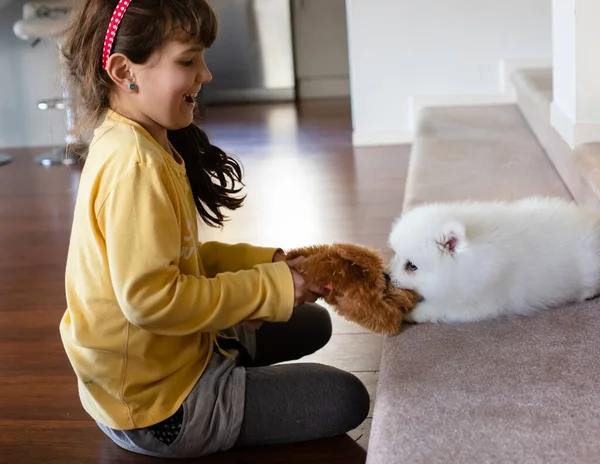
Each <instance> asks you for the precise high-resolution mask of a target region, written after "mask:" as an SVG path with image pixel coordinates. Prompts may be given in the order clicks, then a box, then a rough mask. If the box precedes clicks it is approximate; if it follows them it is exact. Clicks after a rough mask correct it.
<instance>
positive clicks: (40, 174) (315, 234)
mask: <svg viewBox="0 0 600 464" xmlns="http://www.w3.org/2000/svg"><path fill="white" fill-rule="evenodd" d="M200 123H201V125H202V126H203V127H204V128H205V129H206V130H207V132H208V134H209V136H210V137H211V138H212V141H213V143H215V144H216V145H219V146H221V147H222V148H223V149H225V150H226V151H228V152H232V153H234V154H236V155H237V156H238V158H239V159H240V160H241V161H242V164H243V166H244V170H245V180H246V186H247V187H246V193H247V194H248V199H247V202H246V205H245V207H244V208H242V209H241V210H238V211H237V212H235V213H234V214H233V215H232V217H231V221H230V223H229V224H227V225H226V227H225V228H224V229H223V230H216V229H208V228H202V229H201V237H200V239H201V240H208V239H218V240H222V241H226V242H236V241H245V242H250V243H254V244H257V245H261V244H267V245H276V246H281V247H284V248H289V247H295V246H301V245H305V244H314V243H331V242H334V241H337V242H341V241H347V242H357V243H362V244H365V245H370V246H374V247H377V248H380V249H381V250H382V251H383V253H384V256H386V257H389V252H388V250H387V248H386V238H387V233H388V230H389V226H390V223H391V221H392V220H393V218H394V217H395V216H396V214H398V212H399V211H400V207H401V204H402V194H403V190H404V182H405V177H406V170H407V164H408V156H409V147H406V146H391V147H377V148H368V149H355V148H353V147H352V145H351V120H350V106H349V102H348V101H325V102H321V101H313V102H307V103H303V104H301V105H299V106H296V105H293V104H280V105H253V106H241V107H215V108H210V109H209V110H208V111H207V113H206V115H205V117H204V119H203V120H202V121H201V122H200ZM39 152H40V150H37V149H28V150H13V151H12V154H13V155H14V156H15V161H14V162H13V163H12V164H10V165H7V166H2V167H0V463H1V464H21V463H23V464H29V463H33V462H36V463H37V462H40V463H42V462H43V463H44V464H47V463H69V464H71V463H88V462H90V463H92V462H93V463H98V462H101V463H110V464H118V463H141V462H160V460H155V459H150V458H146V457H143V456H138V455H133V454H131V453H127V452H124V451H122V450H119V449H118V448H116V446H114V445H113V444H112V443H111V442H109V441H108V440H107V439H105V438H104V436H103V435H102V434H101V433H100V432H99V430H98V428H97V427H96V426H95V424H94V423H93V422H92V421H90V418H89V417H88V416H87V415H86V414H85V412H84V411H83V410H82V408H81V406H80V404H79V400H78V397H77V390H76V384H75V378H74V376H73V374H72V371H71V368H70V366H69V364H68V361H67V359H66V357H65V355H64V351H63V350H62V346H61V343H60V338H59V336H58V330H57V327H58V321H59V319H60V317H61V316H62V314H63V312H64V307H65V302H64V284H63V281H64V280H63V278H64V277H63V276H64V262H65V257H66V256H65V253H66V249H67V244H68V238H69V230H70V224H71V218H72V215H71V213H72V208H73V203H74V200H75V194H76V191H77V187H78V180H79V173H78V172H77V171H76V170H72V169H70V168H67V167H53V168H44V167H41V166H39V165H36V164H35V163H34V162H33V157H34V155H35V154H37V153H39ZM333 317H334V335H333V337H332V340H331V342H330V343H329V344H328V345H327V346H326V347H324V348H323V349H322V350H320V351H319V352H317V353H315V354H314V355H312V356H310V357H309V358H305V359H304V360H308V359H310V360H313V361H318V362H323V363H326V364H330V365H333V366H337V367H339V368H342V369H346V370H348V371H351V372H354V373H356V375H358V376H359V377H360V378H361V379H362V380H363V382H364V383H365V384H366V385H367V388H368V389H369V391H370V392H371V395H372V396H374V394H375V390H376V384H377V372H378V369H379V357H380V350H381V342H382V339H381V337H380V336H378V335H374V334H370V333H368V332H366V331H365V330H363V329H361V328H360V327H357V326H355V325H354V324H351V323H349V322H347V321H345V320H343V319H341V318H340V317H338V316H336V315H335V314H334V315H333ZM369 427H370V419H368V420H366V421H365V422H364V423H363V424H362V425H361V426H360V427H359V428H358V429H357V430H355V431H353V432H352V433H351V434H350V436H351V437H352V438H351V439H350V438H348V437H338V438H335V439H328V440H318V441H316V442H312V443H303V444H297V445H287V446H277V447H260V448H255V449H250V450H248V449H246V450H236V451H232V452H227V453H222V454H219V455H215V456H214V457H211V458H207V459H202V460H201V461H200V462H203V463H214V462H219V463H228V462H234V461H239V462H248V463H255V462H261V463H264V464H269V463H282V462H285V463H301V462H310V463H315V464H317V463H338V462H339V463H341V462H343V463H360V462H364V460H365V451H364V449H365V448H366V447H367V445H368V434H369ZM355 441H357V443H358V444H359V445H360V446H356V443H355Z"/></svg>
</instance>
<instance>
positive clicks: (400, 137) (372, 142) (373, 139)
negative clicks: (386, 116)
mask: <svg viewBox="0 0 600 464" xmlns="http://www.w3.org/2000/svg"><path fill="white" fill-rule="evenodd" d="M412 141H413V132H412V131H403V130H399V131H373V132H371V131H361V132H357V131H354V132H353V133H352V145H354V146H356V147H372V146H384V145H404V144H410V143H412Z"/></svg>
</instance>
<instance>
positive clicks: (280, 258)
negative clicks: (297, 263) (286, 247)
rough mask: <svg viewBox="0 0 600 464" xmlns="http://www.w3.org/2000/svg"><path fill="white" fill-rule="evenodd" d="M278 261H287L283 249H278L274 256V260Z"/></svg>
mask: <svg viewBox="0 0 600 464" xmlns="http://www.w3.org/2000/svg"><path fill="white" fill-rule="evenodd" d="M277 261H285V255H284V254H283V253H282V252H281V251H276V252H275V255H274V256H273V262H274V263H276V262H277Z"/></svg>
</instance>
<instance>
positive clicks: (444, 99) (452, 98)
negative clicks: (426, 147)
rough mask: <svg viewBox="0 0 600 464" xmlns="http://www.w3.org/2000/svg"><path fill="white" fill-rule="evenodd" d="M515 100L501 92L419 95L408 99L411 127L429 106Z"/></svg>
mask: <svg viewBox="0 0 600 464" xmlns="http://www.w3.org/2000/svg"><path fill="white" fill-rule="evenodd" d="M508 103H513V100H512V99H510V98H509V97H507V96H506V95H504V94H501V93H490V94H480V95H417V96H414V97H411V98H409V99H408V106H409V114H408V119H409V121H408V123H409V128H410V129H411V131H412V130H414V129H415V128H416V123H417V121H418V119H419V113H420V112H421V110H422V109H423V108H426V107H429V106H436V107H449V106H478V105H505V104H508Z"/></svg>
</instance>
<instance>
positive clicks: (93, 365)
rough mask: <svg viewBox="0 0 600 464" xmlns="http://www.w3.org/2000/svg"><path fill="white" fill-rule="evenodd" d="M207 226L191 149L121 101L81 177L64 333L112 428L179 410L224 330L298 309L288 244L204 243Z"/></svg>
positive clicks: (90, 397) (83, 382)
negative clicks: (156, 132) (162, 138)
mask: <svg viewBox="0 0 600 464" xmlns="http://www.w3.org/2000/svg"><path fill="white" fill-rule="evenodd" d="M197 225H198V224H197V215H196V209H195V205H194V200H193V196H192V193H191V189H190V186H189V182H188V179H187V176H186V172H185V166H184V163H183V160H182V159H181V158H180V157H178V155H177V158H176V159H175V158H173V157H171V156H169V154H168V153H167V152H166V151H165V150H163V149H162V147H160V145H159V144H158V143H157V142H156V141H155V140H154V139H153V138H152V137H151V136H150V134H149V133H148V132H146V131H145V130H144V129H143V128H142V127H141V126H140V125H138V124H136V123H135V122H133V121H131V120H129V119H127V118H125V117H123V116H121V115H119V114H117V113H115V112H109V113H108V114H107V117H106V119H105V120H104V122H103V123H102V125H101V126H100V127H99V128H97V129H96V131H95V133H94V138H93V141H92V143H91V147H90V153H89V156H88V159H87V161H86V165H85V168H84V170H83V172H82V176H81V181H80V185H79V191H78V197H77V203H76V207H75V212H74V220H73V228H72V235H71V241H70V246H69V251H68V258H67V267H66V282H65V284H66V297H67V306H68V309H67V310H66V312H65V314H64V316H63V318H62V320H61V323H60V334H61V337H62V341H63V344H64V347H65V350H66V353H67V355H68V357H69V360H70V362H71V364H72V366H73V369H74V371H75V373H76V374H77V377H78V386H79V395H80V399H81V402H82V405H83V407H84V409H85V410H86V411H87V412H88V413H89V414H90V415H91V416H92V417H93V418H94V419H95V420H97V421H99V422H101V423H103V424H105V425H107V426H109V427H111V428H114V429H120V430H127V429H133V428H140V427H146V426H148V425H152V424H155V423H157V422H160V421H161V420H163V419H165V418H167V417H169V416H170V415H172V414H174V413H175V411H176V410H177V408H178V407H179V406H180V404H181V403H182V402H183V400H184V399H185V398H186V396H187V395H188V393H189V392H190V390H191V389H192V387H193V386H194V384H195V383H196V381H197V380H198V378H199V377H200V375H201V374H202V371H203V370H204V368H205V366H206V364H207V362H208V360H209V358H210V356H211V354H212V352H213V342H214V340H215V338H216V333H217V332H218V331H219V330H223V329H225V328H228V327H231V326H233V325H235V324H237V323H239V322H241V321H242V320H246V319H250V320H251V319H262V320H266V321H286V320H288V319H289V317H290V316H291V312H292V307H293V303H294V291H293V288H294V287H293V281H292V276H291V272H290V270H289V268H288V266H287V265H286V264H285V263H283V262H277V263H272V262H271V261H272V258H273V255H274V252H275V251H276V248H262V247H254V246H250V245H248V244H236V245H228V244H224V243H219V242H207V243H203V244H202V243H199V242H198V241H197V233H198V230H197V229H198V227H197Z"/></svg>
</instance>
